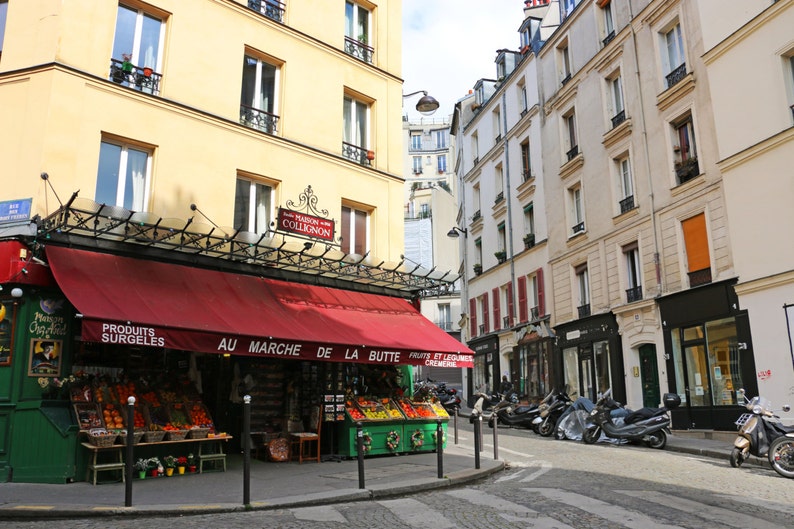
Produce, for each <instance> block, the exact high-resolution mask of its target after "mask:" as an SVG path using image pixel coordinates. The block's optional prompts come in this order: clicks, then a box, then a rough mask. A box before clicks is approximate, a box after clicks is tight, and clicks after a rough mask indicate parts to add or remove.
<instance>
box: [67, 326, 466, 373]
mask: <svg viewBox="0 0 794 529" xmlns="http://www.w3.org/2000/svg"><path fill="white" fill-rule="evenodd" d="M82 339H83V340H84V341H89V342H100V343H105V344H115V345H136V346H145V347H157V348H161V347H165V348H170V349H182V350H186V351H198V352H204V353H218V354H235V355H243V356H258V357H269V358H281V359H291V360H308V361H327V362H354V363H359V364H382V365H398V364H408V365H415V366H430V367H454V368H464V367H474V365H473V363H472V357H471V355H469V354H453V353H435V352H425V351H421V352H420V351H407V350H401V349H395V350H385V349H377V348H373V347H367V346H366V345H340V344H333V343H325V344H323V343H315V342H301V341H296V340H283V339H275V338H271V337H249V336H239V335H226V334H221V333H207V332H201V331H192V330H186V329H169V328H162V327H151V326H144V325H135V324H125V323H112V322H108V321H98V320H91V319H84V320H83V331H82Z"/></svg>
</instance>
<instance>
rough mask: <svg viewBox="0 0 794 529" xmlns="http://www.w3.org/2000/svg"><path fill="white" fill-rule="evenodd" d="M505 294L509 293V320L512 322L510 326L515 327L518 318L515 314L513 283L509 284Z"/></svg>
mask: <svg viewBox="0 0 794 529" xmlns="http://www.w3.org/2000/svg"><path fill="white" fill-rule="evenodd" d="M505 292H507V319H509V320H510V325H513V322H514V318H515V317H516V315H515V312H513V283H508V284H507V289H506V290H505Z"/></svg>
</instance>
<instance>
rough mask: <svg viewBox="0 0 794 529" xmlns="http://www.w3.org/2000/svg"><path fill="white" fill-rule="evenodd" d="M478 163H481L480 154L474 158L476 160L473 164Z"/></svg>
mask: <svg viewBox="0 0 794 529" xmlns="http://www.w3.org/2000/svg"><path fill="white" fill-rule="evenodd" d="M478 163H480V157H479V156H477V157H476V158H475V159H474V161H473V162H472V165H477V164H478Z"/></svg>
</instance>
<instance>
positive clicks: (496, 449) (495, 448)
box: [493, 415, 499, 459]
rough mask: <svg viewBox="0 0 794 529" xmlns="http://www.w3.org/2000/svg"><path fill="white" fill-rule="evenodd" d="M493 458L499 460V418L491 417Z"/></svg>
mask: <svg viewBox="0 0 794 529" xmlns="http://www.w3.org/2000/svg"><path fill="white" fill-rule="evenodd" d="M493 458H494V459H499V417H497V416H496V415H494V416H493Z"/></svg>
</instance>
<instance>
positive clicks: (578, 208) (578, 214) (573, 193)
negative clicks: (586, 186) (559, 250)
mask: <svg viewBox="0 0 794 529" xmlns="http://www.w3.org/2000/svg"><path fill="white" fill-rule="evenodd" d="M568 195H569V200H570V208H571V220H572V221H573V225H572V226H571V234H572V235H576V234H577V233H580V232H583V231H584V202H583V197H582V186H580V185H577V186H574V187H572V188H571V189H569V190H568Z"/></svg>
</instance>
